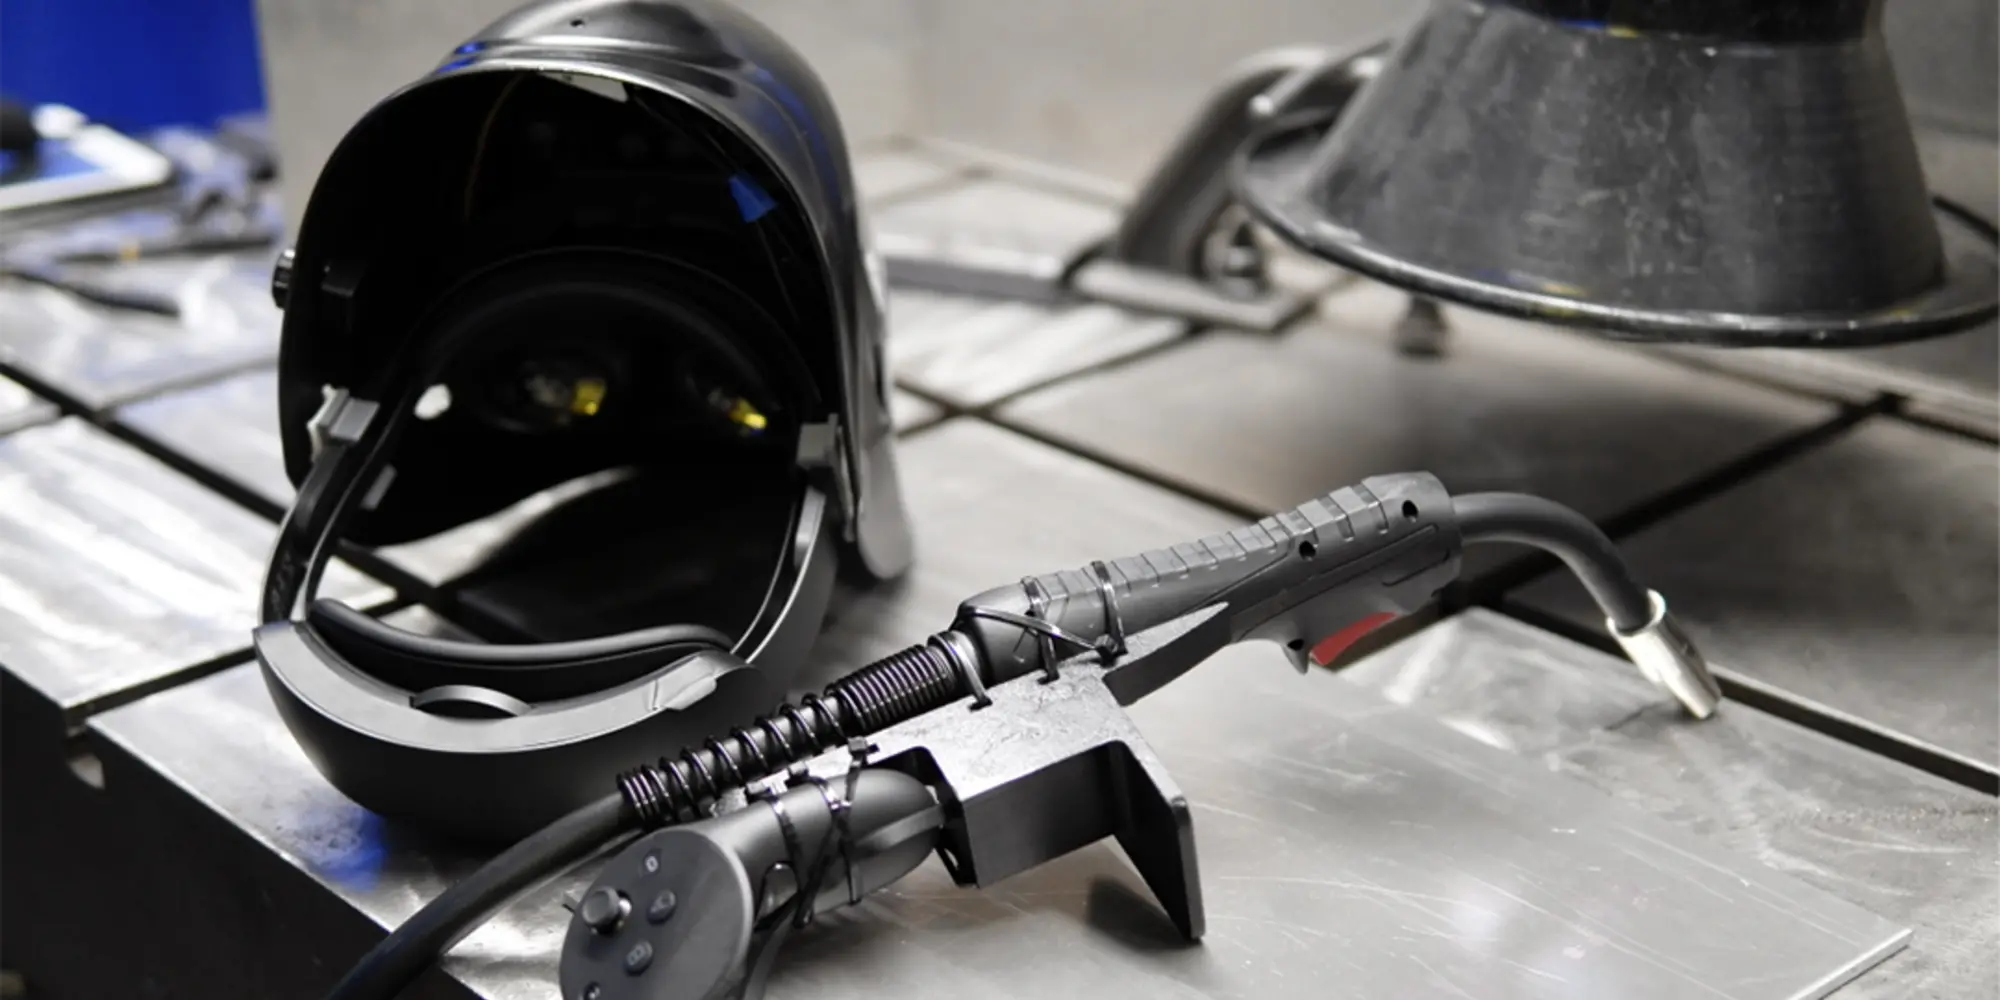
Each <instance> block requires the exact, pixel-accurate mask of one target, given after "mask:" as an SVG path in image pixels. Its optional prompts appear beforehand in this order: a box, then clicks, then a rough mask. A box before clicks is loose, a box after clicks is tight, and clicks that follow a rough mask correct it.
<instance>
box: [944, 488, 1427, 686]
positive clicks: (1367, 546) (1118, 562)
mask: <svg viewBox="0 0 2000 1000" xmlns="http://www.w3.org/2000/svg"><path fill="white" fill-rule="evenodd" d="M1460 552H1461V541H1460V537H1459V531H1458V527H1457V521H1456V519H1455V518H1454V516H1453V514H1452V498H1451V494H1450V493H1449V492H1447V491H1446V490H1445V488H1444V485H1443V484H1442V483H1440V482H1438V480H1437V478H1436V477H1434V476H1431V475H1428V474H1425V473H1408V474H1400V475H1390V476H1377V477H1374V478H1371V479H1366V480H1363V481H1362V482H1361V483H1359V484H1357V485H1354V486H1348V487H1343V488H1341V489H1338V490H1334V491H1333V492H1332V493H1329V494H1327V495H1325V496H1323V497H1320V498H1318V499H1315V500H1311V501H1308V502H1306V503H1303V504H1300V505H1299V506H1297V507H1294V508H1292V509H1291V510H1288V511H1285V512H1283V513H1280V514H1275V515H1273V516H1271V517H1267V518H1264V519H1263V520H1261V521H1258V522H1257V523H1255V524H1250V525H1245V526H1243V527H1241V528H1237V529H1235V530H1234V531H1228V532H1223V533H1220V534H1215V535H1210V536H1208V537H1206V538H1201V539H1197V540H1195V541H1191V542H1186V543H1183V544H1180V545H1174V546H1171V547H1167V548H1161V549H1154V550H1152V551H1150V552H1142V553H1139V554H1138V555H1133V556H1128V557H1126V558H1123V559H1112V560H1106V561H1103V562H1095V563H1091V564H1090V565H1088V566H1085V567H1082V568H1080V569H1074V570H1067V571H1064V572H1060V573H1051V574H1047V575H1044V576H1037V577H1031V578H1029V579H1027V580H1023V581H1022V582H1021V583H1020V584H1018V585H1016V586H1014V587H1002V588H996V589H995V590H991V591H988V592H986V593H984V594H981V595H979V596H977V597H974V598H973V599H972V600H970V601H967V602H966V605H965V607H964V608H963V609H962V613H961V624H960V625H959V626H958V628H959V629H960V631H961V632H964V633H967V634H969V635H971V636H972V637H973V639H974V642H975V643H976V644H977V645H978V646H979V648H980V652H981V654H982V656H983V657H984V660H985V663H986V665H987V668H988V676H989V677H990V678H991V679H992V680H994V681H996V682H997V681H1004V680H1006V679H1008V678H1011V677H1014V676H1018V675H1020V674H1023V673H1027V672H1029V671H1030V670H1033V669H1036V668H1037V667H1038V665H1039V664H1040V663H1041V662H1042V659H1041V656H1042V652H1041V648H1040V647H1041V641H1040V637H1039V636H1038V635H1037V634H1035V633H1033V632H1030V631H1024V630H1021V629H1018V628H1014V627H1012V626H1009V625H1008V624H1007V623H1006V622H1005V621H1002V620H995V619H992V618H988V617H982V616H981V614H980V610H981V609H991V608H995V607H998V608H1002V609H1003V610H1005V611H1007V612H1010V613H1013V614H1019V615H1023V616H1026V617H1029V618H1036V619H1040V620H1043V621H1046V622H1049V623H1050V624H1052V625H1054V626H1055V627H1056V628H1058V629H1060V630H1062V631H1063V632H1065V633H1067V634H1070V635H1073V636H1076V637H1077V638H1079V639H1082V640H1084V641H1092V642H1094V641H1099V640H1101V639H1103V638H1104V637H1106V636H1110V637H1112V638H1113V639H1114V640H1115V639H1116V637H1117V636H1119V635H1121V634H1130V633H1136V632H1140V631H1143V630H1145V629H1148V628H1152V627H1153V626H1156V625H1160V624H1163V623H1165V622H1168V621H1171V620H1173V619H1175V618H1178V617H1180V616H1182V615H1185V614H1187V613H1189V612H1191V611H1195V610H1198V609H1201V608H1207V607H1212V606H1214V605H1217V604H1224V605H1226V606H1227V611H1226V618H1227V622H1228V641H1230V642H1237V641H1241V640H1245V639H1267V640H1270V641H1273V642H1275V643H1277V644H1278V645H1279V646H1281V647H1283V648H1284V649H1285V650H1286V652H1287V653H1288V655H1289V656H1290V657H1291V659H1292V661H1293V663H1294V664H1295V665H1297V666H1298V667H1299V668H1301V669H1304V668H1305V667H1306V666H1307V664H1308V662H1309V661H1310V660H1312V659H1314V658H1317V659H1320V660H1322V661H1324V660H1326V659H1330V658H1331V656H1332V655H1333V654H1335V653H1338V652H1339V647H1342V646H1345V645H1346V644H1348V643H1351V642H1352V641H1353V640H1354V639H1357V638H1359V637H1360V636H1361V635H1362V634H1365V633H1366V632H1367V631H1368V630H1369V629H1370V628H1372V627H1374V626H1376V625H1379V624H1381V623H1383V622H1386V621H1387V620H1389V619H1390V618H1394V617H1397V616H1400V615H1404V614H1408V613H1409V612H1412V611H1415V610H1417V609H1418V608H1421V607H1423V606H1424V605H1425V604H1426V603H1428V602H1429V601H1430V600H1431V598H1432V597H1433V596H1434V595H1435V594H1436V593H1437V591H1438V590H1439V589H1440V588H1442V587H1443V586H1444V585H1445V584H1447V583H1450V582H1451V581H1452V580H1455V579H1457V578H1458V573H1459V565H1460ZM1063 652H1064V654H1065V655H1067V654H1068V653H1072V652H1074V650H1065V651H1063ZM1315 654H1317V657H1315Z"/></svg>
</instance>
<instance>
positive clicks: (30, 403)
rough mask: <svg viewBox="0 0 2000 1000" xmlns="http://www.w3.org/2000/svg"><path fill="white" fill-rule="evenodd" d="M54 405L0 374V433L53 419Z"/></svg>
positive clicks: (54, 413)
mask: <svg viewBox="0 0 2000 1000" xmlns="http://www.w3.org/2000/svg"><path fill="white" fill-rule="evenodd" d="M55 415H56V406H55V404H54V403H51V402H49V401H48V400H46V399H43V398H41V397H40V396H37V395H35V394H34V393H32V392H29V391H28V389H27V387H26V386H23V385H22V384H21V383H19V382H16V381H14V380H13V379H10V378H7V377H6V376H4V375H0V434H6V433H8V432H10V431H18V430H20V429H21V428H23V427H32V426H34V425H35V424H39V423H42V422H44V421H47V420H51V419H54V418H55Z"/></svg>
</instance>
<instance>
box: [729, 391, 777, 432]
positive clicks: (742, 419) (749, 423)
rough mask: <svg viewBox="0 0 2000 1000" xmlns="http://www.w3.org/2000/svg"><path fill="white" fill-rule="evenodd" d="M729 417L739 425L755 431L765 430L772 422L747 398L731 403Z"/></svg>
mask: <svg viewBox="0 0 2000 1000" xmlns="http://www.w3.org/2000/svg"><path fill="white" fill-rule="evenodd" d="M729 419H730V421H731V422H733V423H735V424H736V425H737V426H738V427H742V428H744V429H745V430H748V431H751V432H753V433H754V432H757V431H761V430H763V429H764V428H765V427H766V426H768V425H769V424H770V421H768V420H766V419H765V418H764V414H762V413H760V412H758V410H757V408H756V407H754V406H751V405H750V401H749V400H747V399H738V400H736V401H735V402H733V403H731V404H729Z"/></svg>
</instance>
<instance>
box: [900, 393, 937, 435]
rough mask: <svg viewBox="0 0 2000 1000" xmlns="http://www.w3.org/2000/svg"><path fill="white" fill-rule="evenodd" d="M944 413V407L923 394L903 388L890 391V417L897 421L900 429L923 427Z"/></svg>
mask: <svg viewBox="0 0 2000 1000" xmlns="http://www.w3.org/2000/svg"><path fill="white" fill-rule="evenodd" d="M943 415H944V409H943V408H942V407H940V406H938V405H937V404H936V403H933V402H931V401H930V400H928V399H925V398H923V397H921V396H912V395H910V394H909V393H907V392H904V391H903V390H901V389H891V390H890V391H889V419H890V420H892V421H894V422H895V425H896V429H897V430H899V431H902V430H908V429H909V428H912V427H921V426H923V425H924V424H928V423H931V422H932V421H934V420H936V419H937V418H938V417H940V416H943Z"/></svg>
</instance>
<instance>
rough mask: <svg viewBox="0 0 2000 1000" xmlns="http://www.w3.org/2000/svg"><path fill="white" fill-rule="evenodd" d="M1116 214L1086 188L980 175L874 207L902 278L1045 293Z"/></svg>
mask: <svg viewBox="0 0 2000 1000" xmlns="http://www.w3.org/2000/svg"><path fill="white" fill-rule="evenodd" d="M1117 219H1118V213H1117V209H1116V208H1114V207H1113V206H1112V205H1111V204H1110V203H1108V202H1105V201H1101V200H1098V199H1097V198H1095V197H1093V196H1090V195H1087V194H1083V193H1078V192H1072V191H1065V190H1062V189H1060V188H1057V187H1055V186H1053V185H1043V184H1037V183H1034V182H1030V181H1022V180H1017V179H1014V178H1011V177H997V176H989V177H979V178H976V179H973V180H970V181H967V182H965V183H962V184H955V185H952V186H951V187H949V188H945V189H943V190H939V191H935V192H930V193H926V194H922V195H917V196H914V197H911V198H907V199H904V200H901V201H897V202H894V203H891V204H890V205H888V206H887V207H885V208H883V209H882V210H880V211H878V212H876V213H875V218H874V226H875V246H876V249H878V250H880V251H881V253H882V256H883V257H884V259H885V260H886V261H887V263H888V267H889V275H890V278H891V279H892V280H893V281H895V282H896V283H898V284H906V285H913V286H918V287H925V288H934V289H939V290H943V291H955V292H972V293H981V294H989V295H1010V296H1014V297H1019V298H1036V299H1043V300H1047V299H1052V298H1054V297H1056V296H1057V295H1058V294H1059V289H1058V283H1059V282H1060V280H1061V279H1062V277H1063V275H1064V273H1065V272H1066V271H1068V269H1069V267H1070V266H1071V265H1072V264H1074V263H1076V262H1077V261H1078V260H1079V259H1081V258H1082V256H1083V254H1084V253H1086V252H1087V251H1089V250H1090V249H1091V248H1092V247H1094V246H1095V245H1097V244H1098V243H1099V242H1101V241H1102V240H1104V239H1105V238H1106V237H1107V236H1109V235H1110V233H1111V230H1112V228H1113V226H1115V225H1116V224H1117Z"/></svg>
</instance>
